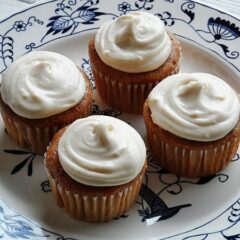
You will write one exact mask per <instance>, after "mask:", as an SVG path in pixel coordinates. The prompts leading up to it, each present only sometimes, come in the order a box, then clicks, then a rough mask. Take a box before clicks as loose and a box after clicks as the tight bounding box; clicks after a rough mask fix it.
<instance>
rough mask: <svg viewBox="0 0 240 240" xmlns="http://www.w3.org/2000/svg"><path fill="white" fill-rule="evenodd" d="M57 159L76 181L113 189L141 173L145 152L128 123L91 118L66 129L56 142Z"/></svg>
mask: <svg viewBox="0 0 240 240" xmlns="http://www.w3.org/2000/svg"><path fill="white" fill-rule="evenodd" d="M58 156H59V160H60V163H61V165H62V167H63V169H64V170H65V172H66V173H67V174H68V175H69V176H70V177H71V178H72V179H74V180H75V181H77V182H80V183H82V184H85V185H89V186H116V185H121V184H124V183H127V182H129V181H131V180H132V179H134V178H135V177H136V176H137V175H138V174H139V173H140V171H141V170H142V168H143V165H144V162H145V159H146V148H145V144H144V142H143V140H142V138H141V137H140V135H139V134H138V133H137V131H136V130H135V129H134V128H132V127H131V126H130V125H128V124H127V123H125V122H123V121H121V120H119V119H116V118H113V117H107V116H90V117H87V118H82V119H79V120H76V121H75V122H73V123H72V124H71V125H70V126H69V127H68V128H67V129H66V131H65V132H64V133H63V135H62V137H61V139H60V141H59V145H58Z"/></svg>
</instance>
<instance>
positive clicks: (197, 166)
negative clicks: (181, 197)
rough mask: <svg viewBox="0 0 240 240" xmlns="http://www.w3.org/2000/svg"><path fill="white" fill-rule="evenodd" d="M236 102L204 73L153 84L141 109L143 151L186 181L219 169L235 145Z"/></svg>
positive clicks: (239, 127) (239, 124)
mask: <svg viewBox="0 0 240 240" xmlns="http://www.w3.org/2000/svg"><path fill="white" fill-rule="evenodd" d="M239 109H240V104H239V99H238V97H237V95H236V93H235V92H234V91H233V90H232V89H231V87H230V86H229V85H227V84H226V83H225V82H224V81H223V80H221V79H219V78H217V77H215V76H213V75H210V74H206V73H192V74H177V75H173V76H171V77H168V78H167V79H165V80H163V81H162V82H161V83H159V84H158V85H157V86H156V87H155V88H154V89H153V90H152V92H151V93H150V95H149V97H148V98H147V100H146V102H145V104H144V110H143V115H144V120H145V124H146V128H147V139H148V144H149V148H150V150H151V152H152V154H153V157H154V159H155V160H156V162H157V163H158V164H159V165H160V166H161V167H163V168H165V169H167V170H168V171H170V172H172V173H174V174H176V175H181V176H186V177H204V176H210V175H213V174H216V173H217V172H219V171H221V170H222V169H224V168H225V167H226V166H227V164H228V163H229V161H230V160H231V159H232V158H233V156H234V155H235V154H236V152H237V149H238V146H239V141H240V120H239Z"/></svg>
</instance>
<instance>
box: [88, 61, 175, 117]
mask: <svg viewBox="0 0 240 240" xmlns="http://www.w3.org/2000/svg"><path fill="white" fill-rule="evenodd" d="M92 71H93V75H94V79H95V84H96V89H97V91H98V93H99V94H100V96H101V98H102V99H103V100H104V101H105V102H106V103H107V104H108V105H110V106H112V107H113V108H116V109H118V110H120V111H123V112H131V113H142V108H143V104H144V101H145V100H146V98H147V96H148V94H149V93H150V92H151V90H152V89H153V88H154V87H155V86H156V85H157V84H158V83H159V82H160V81H161V80H162V79H160V80H158V81H154V82H147V81H146V83H125V82H120V81H119V80H118V79H114V78H111V77H110V76H107V75H105V74H104V73H103V72H101V71H99V69H98V68H96V67H94V65H93V66H92ZM178 71H179V66H177V67H176V68H175V69H174V70H173V71H172V72H170V73H169V74H167V75H166V77H167V76H170V75H173V74H176V73H178Z"/></svg>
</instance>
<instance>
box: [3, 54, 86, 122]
mask: <svg viewBox="0 0 240 240" xmlns="http://www.w3.org/2000/svg"><path fill="white" fill-rule="evenodd" d="M85 89H86V86H85V81H84V79H83V76H82V74H81V72H80V71H79V69H78V68H77V67H76V65H75V64H74V63H73V62H72V61H71V60H70V59H68V58H66V57H65V56H63V55H60V54H58V53H53V52H47V51H34V52H31V53H28V54H26V55H24V56H22V57H20V58H19V59H18V60H16V61H15V62H14V63H12V64H11V65H10V66H9V67H8V69H7V70H6V72H5V73H4V74H3V78H2V85H1V95H2V98H3V101H4V102H5V103H6V104H7V105H8V106H9V107H10V108H11V109H12V110H13V111H14V112H15V113H16V114H18V115H20V116H22V117H25V118H30V119H40V118H46V117H50V116H52V115H55V114H58V113H60V112H64V111H65V110H67V109H69V108H71V107H73V106H74V105H76V104H77V103H78V102H80V100H81V99H82V97H83V96H84V94H85ZM69 93H71V94H69Z"/></svg>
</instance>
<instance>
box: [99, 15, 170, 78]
mask: <svg viewBox="0 0 240 240" xmlns="http://www.w3.org/2000/svg"><path fill="white" fill-rule="evenodd" d="M95 48H96V51H97V53H98V55H99V57H100V58H101V59H102V61H103V62H104V63H106V64H107V65H109V66H111V67H113V68H115V69H118V70H121V71H123V72H129V73H138V72H147V71H150V70H154V69H156V68H158V67H160V66H161V65H162V64H163V63H165V61H166V60H167V59H168V57H169V55H170V52H171V40H170V39H169V37H168V34H167V32H166V30H165V26H164V24H163V22H162V21H161V20H160V19H159V18H158V17H156V16H154V15H152V14H149V13H145V12H135V13H130V14H128V15H123V16H120V17H119V18H117V19H115V20H113V21H111V22H107V23H105V24H104V25H103V26H102V27H101V28H100V29H99V30H98V32H97V34H96V37H95Z"/></svg>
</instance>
